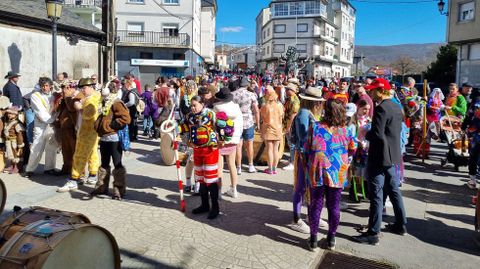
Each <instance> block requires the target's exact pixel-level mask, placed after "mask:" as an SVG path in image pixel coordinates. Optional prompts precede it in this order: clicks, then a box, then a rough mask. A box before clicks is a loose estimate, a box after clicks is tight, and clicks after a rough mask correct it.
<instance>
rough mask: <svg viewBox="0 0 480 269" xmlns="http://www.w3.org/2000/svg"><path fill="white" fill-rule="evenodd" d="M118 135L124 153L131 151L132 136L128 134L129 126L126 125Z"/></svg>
mask: <svg viewBox="0 0 480 269" xmlns="http://www.w3.org/2000/svg"><path fill="white" fill-rule="evenodd" d="M117 134H118V142H120V146H121V147H122V150H123V151H129V150H130V136H129V134H128V125H125V128H123V129H121V130H119V131H117Z"/></svg>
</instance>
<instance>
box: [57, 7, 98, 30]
mask: <svg viewBox="0 0 480 269" xmlns="http://www.w3.org/2000/svg"><path fill="white" fill-rule="evenodd" d="M63 4H64V6H65V8H66V9H68V10H70V11H71V12H72V13H75V14H77V15H78V16H79V17H80V18H82V19H83V20H84V21H86V22H89V23H91V24H92V25H94V26H96V27H97V28H99V29H102V0H65V1H64V3H63Z"/></svg>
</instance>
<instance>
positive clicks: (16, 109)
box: [6, 106, 20, 115]
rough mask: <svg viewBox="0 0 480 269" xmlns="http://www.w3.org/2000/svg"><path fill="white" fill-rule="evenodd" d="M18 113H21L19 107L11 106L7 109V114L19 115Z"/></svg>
mask: <svg viewBox="0 0 480 269" xmlns="http://www.w3.org/2000/svg"><path fill="white" fill-rule="evenodd" d="M18 111H20V108H19V107H18V106H11V107H9V108H8V109H7V111H6V112H7V113H10V114H15V115H18Z"/></svg>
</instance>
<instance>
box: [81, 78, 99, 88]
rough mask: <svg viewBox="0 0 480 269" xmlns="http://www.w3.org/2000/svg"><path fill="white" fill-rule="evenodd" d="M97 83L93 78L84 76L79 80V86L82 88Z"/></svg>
mask: <svg viewBox="0 0 480 269" xmlns="http://www.w3.org/2000/svg"><path fill="white" fill-rule="evenodd" d="M95 84H97V83H95V82H94V81H93V80H92V79H91V78H82V79H80V81H79V82H78V87H79V88H82V87H84V86H92V85H95Z"/></svg>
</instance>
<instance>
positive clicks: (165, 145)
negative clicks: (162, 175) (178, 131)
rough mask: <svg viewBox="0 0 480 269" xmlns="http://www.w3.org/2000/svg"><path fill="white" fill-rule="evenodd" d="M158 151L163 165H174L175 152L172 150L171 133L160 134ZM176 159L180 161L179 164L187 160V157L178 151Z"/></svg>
mask: <svg viewBox="0 0 480 269" xmlns="http://www.w3.org/2000/svg"><path fill="white" fill-rule="evenodd" d="M160 151H161V154H162V161H163V164H164V165H168V166H170V165H174V164H175V150H173V134H172V133H162V135H161V136H160ZM178 158H179V159H180V162H182V161H184V160H185V159H186V158H187V155H186V154H185V153H183V152H181V151H179V152H178Z"/></svg>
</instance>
